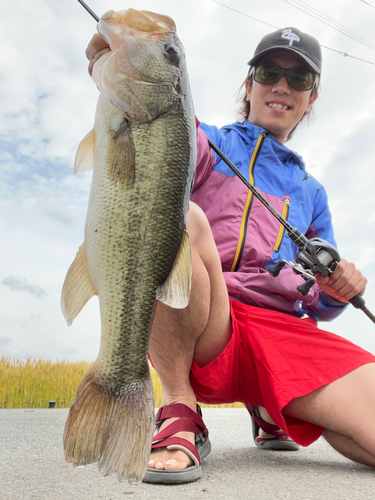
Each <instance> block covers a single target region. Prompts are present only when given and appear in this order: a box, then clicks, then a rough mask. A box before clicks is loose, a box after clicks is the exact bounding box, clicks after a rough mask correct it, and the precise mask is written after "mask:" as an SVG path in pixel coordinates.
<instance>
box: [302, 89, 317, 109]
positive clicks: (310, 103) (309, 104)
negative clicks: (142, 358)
mask: <svg viewBox="0 0 375 500" xmlns="http://www.w3.org/2000/svg"><path fill="white" fill-rule="evenodd" d="M317 99H318V92H314V95H313V96H312V97H311V98H310V100H309V103H308V105H307V106H306V110H305V113H310V110H311V108H312V106H313V104H314V102H315V101H316V100H317Z"/></svg>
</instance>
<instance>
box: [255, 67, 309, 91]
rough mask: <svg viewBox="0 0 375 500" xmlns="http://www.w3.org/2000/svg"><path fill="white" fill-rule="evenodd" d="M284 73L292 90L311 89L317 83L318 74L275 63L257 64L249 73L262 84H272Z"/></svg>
mask: <svg viewBox="0 0 375 500" xmlns="http://www.w3.org/2000/svg"><path fill="white" fill-rule="evenodd" d="M284 73H285V75H286V81H287V82H288V85H289V87H291V88H292V89H294V90H312V89H313V88H314V87H316V86H317V84H318V75H317V74H316V73H313V72H312V71H309V70H307V69H301V68H290V69H285V68H282V67H281V66H278V65H277V64H259V65H258V66H254V67H253V68H252V69H251V72H250V75H251V76H252V77H253V78H254V80H255V81H256V82H258V83H261V84H262V85H274V84H275V83H277V82H278V81H279V80H280V78H281V77H282V76H283V74H284Z"/></svg>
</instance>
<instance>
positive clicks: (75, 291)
mask: <svg viewBox="0 0 375 500" xmlns="http://www.w3.org/2000/svg"><path fill="white" fill-rule="evenodd" d="M97 294H98V293H97V291H96V290H95V288H94V287H93V286H92V284H91V281H90V278H89V274H88V272H87V265H86V255H85V249H84V245H81V246H80V247H79V250H78V252H77V255H76V257H75V259H74V261H73V263H72V265H71V266H70V267H69V269H68V272H67V273H66V277H65V281H64V285H63V289H62V292H61V310H62V313H63V315H64V318H65V319H66V321H67V323H68V325H69V326H70V325H71V324H72V323H73V321H74V319H75V318H76V317H77V316H78V314H79V313H80V311H81V309H82V308H83V306H84V305H85V304H86V302H88V300H90V299H91V297H93V296H94V295H97Z"/></svg>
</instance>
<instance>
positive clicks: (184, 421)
mask: <svg viewBox="0 0 375 500" xmlns="http://www.w3.org/2000/svg"><path fill="white" fill-rule="evenodd" d="M177 432H193V433H194V434H203V431H202V429H201V427H200V426H198V425H197V424H196V423H195V422H192V421H191V420H190V419H189V418H186V417H182V418H180V419H178V420H175V421H174V422H172V423H171V424H169V425H168V426H167V427H166V428H165V429H163V430H162V431H159V432H157V433H156V434H155V436H154V437H153V438H152V442H153V443H156V442H158V441H161V440H162V439H166V438H169V437H170V436H173V434H177Z"/></svg>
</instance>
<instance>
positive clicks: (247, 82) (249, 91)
mask: <svg viewBox="0 0 375 500" xmlns="http://www.w3.org/2000/svg"><path fill="white" fill-rule="evenodd" d="M245 85H246V100H247V101H250V97H251V90H250V85H249V80H246V82H245Z"/></svg>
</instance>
